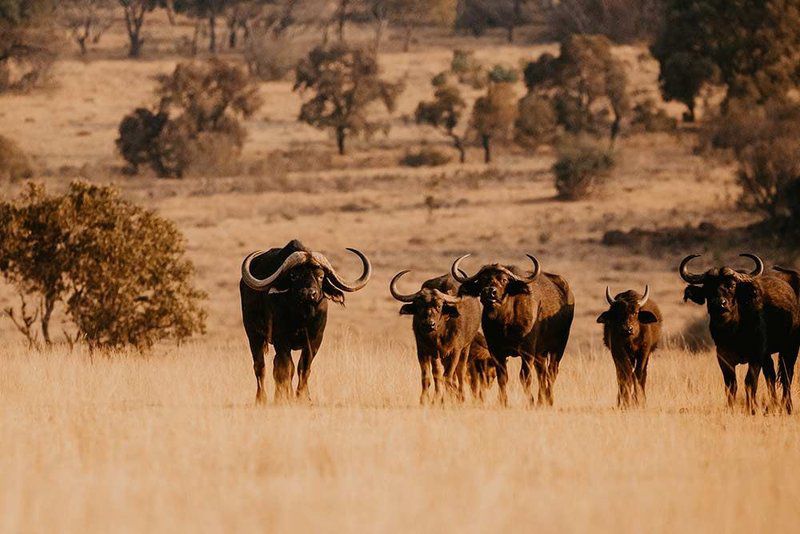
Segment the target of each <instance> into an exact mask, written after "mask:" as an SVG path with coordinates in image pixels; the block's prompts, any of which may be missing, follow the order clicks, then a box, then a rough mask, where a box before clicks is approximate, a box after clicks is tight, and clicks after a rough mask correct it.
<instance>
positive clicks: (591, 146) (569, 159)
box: [553, 137, 614, 200]
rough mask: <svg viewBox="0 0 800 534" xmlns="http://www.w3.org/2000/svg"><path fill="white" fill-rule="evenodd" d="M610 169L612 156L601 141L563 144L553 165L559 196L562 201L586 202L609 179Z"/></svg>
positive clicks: (581, 139)
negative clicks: (580, 200)
mask: <svg viewBox="0 0 800 534" xmlns="http://www.w3.org/2000/svg"><path fill="white" fill-rule="evenodd" d="M613 166H614V155H613V153H612V152H611V151H610V150H609V149H608V148H605V147H604V146H603V145H602V144H601V143H600V141H598V140H595V139H593V138H590V137H577V138H570V139H569V140H566V141H564V142H563V143H562V145H561V146H560V147H559V151H558V161H556V163H555V164H554V165H553V174H554V175H555V185H556V190H557V191H558V196H559V197H560V198H561V199H564V200H579V199H583V198H587V197H588V196H590V195H591V194H592V193H593V192H594V191H595V189H596V188H597V186H598V185H600V183H601V182H602V181H603V180H604V179H605V178H607V177H608V175H609V171H610V170H611V168H612V167H613Z"/></svg>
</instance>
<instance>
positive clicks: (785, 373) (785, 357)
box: [778, 347, 797, 414]
mask: <svg viewBox="0 0 800 534" xmlns="http://www.w3.org/2000/svg"><path fill="white" fill-rule="evenodd" d="M795 362H797V348H796V347H793V348H792V350H790V351H786V352H781V354H780V358H779V359H778V369H779V372H780V381H781V390H782V400H783V407H784V409H785V410H786V413H788V414H790V413H792V380H793V379H794V365H795Z"/></svg>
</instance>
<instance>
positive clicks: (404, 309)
mask: <svg viewBox="0 0 800 534" xmlns="http://www.w3.org/2000/svg"><path fill="white" fill-rule="evenodd" d="M416 312H417V309H416V308H415V307H414V303H413V302H412V303H411V304H403V305H402V306H400V315H414V314H415V313H416Z"/></svg>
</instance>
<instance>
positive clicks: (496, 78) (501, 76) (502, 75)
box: [489, 65, 519, 83]
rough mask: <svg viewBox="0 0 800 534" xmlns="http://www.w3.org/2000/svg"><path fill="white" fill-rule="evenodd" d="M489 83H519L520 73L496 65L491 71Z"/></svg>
mask: <svg viewBox="0 0 800 534" xmlns="http://www.w3.org/2000/svg"><path fill="white" fill-rule="evenodd" d="M489 81H490V82H495V83H517V82H518V81H519V73H518V72H517V71H516V70H515V69H513V68H510V67H506V66H504V65H495V66H494V67H492V70H490V71H489Z"/></svg>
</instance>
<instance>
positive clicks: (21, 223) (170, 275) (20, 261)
mask: <svg viewBox="0 0 800 534" xmlns="http://www.w3.org/2000/svg"><path fill="white" fill-rule="evenodd" d="M0 222H2V223H3V224H2V225H0V229H1V230H0V272H2V274H3V276H4V277H5V279H6V280H7V281H8V282H10V283H11V284H13V285H14V286H15V287H16V289H17V291H18V292H19V294H20V299H21V302H22V305H21V308H20V309H19V313H17V312H16V311H15V310H14V309H11V308H9V309H7V310H6V314H7V315H8V316H9V317H10V318H11V319H12V320H13V321H14V323H15V324H16V325H17V327H18V328H19V330H20V331H21V332H22V333H23V334H25V335H26V337H27V338H28V340H29V342H30V343H31V344H32V345H38V334H37V333H36V332H35V330H34V328H33V326H34V325H35V324H36V323H37V322H38V323H39V325H40V328H41V333H42V337H43V340H44V342H45V343H47V344H49V343H51V341H52V338H51V334H50V320H51V316H52V313H53V311H54V309H55V307H56V304H57V303H59V302H61V303H62V304H63V306H64V312H65V314H66V316H67V317H68V318H69V320H70V321H71V322H72V324H73V325H74V326H75V328H76V333H75V334H70V335H69V336H68V338H69V340H70V342H71V343H72V342H74V341H76V340H77V341H83V342H85V343H87V344H88V345H89V347H91V348H100V347H110V348H119V347H125V346H133V347H136V348H139V349H145V348H148V347H151V346H152V345H153V344H154V343H155V342H157V341H159V340H162V339H174V340H177V341H181V340H183V339H186V338H188V337H190V336H192V335H193V334H195V333H201V332H203V331H204V328H205V327H204V322H205V312H204V311H203V310H202V309H201V307H200V301H201V300H203V299H204V298H205V294H204V293H203V292H201V291H198V290H197V289H195V288H194V287H193V285H192V276H193V271H194V268H193V266H192V264H191V262H190V261H188V260H186V259H185V258H184V255H185V248H184V243H183V236H182V235H181V234H180V232H179V231H178V230H177V228H176V227H175V225H174V224H173V223H172V222H170V221H168V220H165V219H163V218H161V217H159V216H158V215H156V214H155V213H154V212H151V211H148V210H145V209H142V208H140V207H138V206H135V205H133V204H131V203H129V202H127V201H125V200H122V199H121V198H120V197H119V193H118V192H117V191H116V190H115V189H113V188H110V187H99V186H94V185H90V184H87V183H84V182H73V183H72V184H71V185H70V187H69V190H68V191H67V192H66V193H65V194H63V195H48V194H47V193H46V191H45V190H44V188H43V187H42V186H39V185H34V184H31V185H30V186H29V187H28V189H27V190H26V191H25V192H24V193H23V195H22V196H21V197H20V198H19V199H18V200H17V201H16V202H14V201H9V202H3V203H0ZM30 299H34V300H35V301H36V302H37V305H36V310H35V311H34V312H32V313H31V312H28V311H27V309H28V305H29V300H30Z"/></svg>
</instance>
